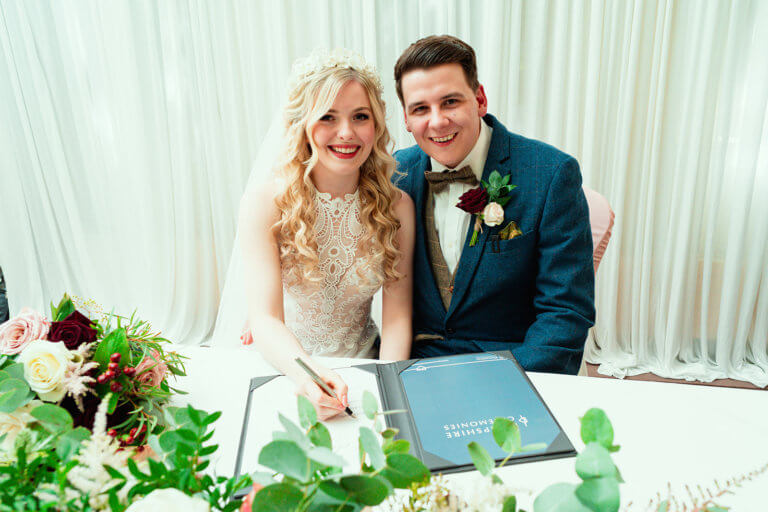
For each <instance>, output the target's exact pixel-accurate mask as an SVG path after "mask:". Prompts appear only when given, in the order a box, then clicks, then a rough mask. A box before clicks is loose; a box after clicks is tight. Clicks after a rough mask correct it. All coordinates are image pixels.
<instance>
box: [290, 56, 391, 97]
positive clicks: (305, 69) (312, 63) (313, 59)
mask: <svg viewBox="0 0 768 512" xmlns="http://www.w3.org/2000/svg"><path fill="white" fill-rule="evenodd" d="M331 68H349V69H354V70H355V71H358V72H360V73H362V74H363V75H365V77H366V78H368V79H369V80H370V81H371V82H372V83H373V84H374V85H375V86H376V89H377V90H378V92H379V94H381V91H382V87H381V80H379V74H378V73H377V72H376V67H375V66H373V65H372V64H369V63H367V62H366V61H365V59H363V57H362V56H361V55H360V54H358V53H356V52H353V51H352V50H347V49H346V48H336V49H334V50H330V51H329V50H314V51H313V52H312V53H310V54H309V56H307V57H304V58H301V59H297V60H296V61H295V62H294V63H293V67H292V69H291V79H290V81H289V89H290V90H291V91H293V90H294V89H296V88H297V87H299V86H300V85H302V84H303V83H304V82H305V81H306V80H307V79H308V78H309V77H310V76H312V75H314V74H316V73H320V72H322V71H324V70H326V69H331Z"/></svg>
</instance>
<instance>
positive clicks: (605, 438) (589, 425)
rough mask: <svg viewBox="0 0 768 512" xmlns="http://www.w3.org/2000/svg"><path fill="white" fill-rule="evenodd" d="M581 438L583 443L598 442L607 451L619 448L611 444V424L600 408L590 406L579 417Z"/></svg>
mask: <svg viewBox="0 0 768 512" xmlns="http://www.w3.org/2000/svg"><path fill="white" fill-rule="evenodd" d="M581 440H582V441H584V444H589V443H592V442H596V443H599V444H601V445H602V446H603V447H604V448H605V449H606V450H608V451H609V452H616V451H618V450H619V447H618V446H614V444H613V425H611V422H610V421H609V420H608V416H607V415H606V414H605V411H603V410H602V409H597V408H592V409H590V410H588V411H587V413H586V414H585V415H584V416H583V417H582V418H581Z"/></svg>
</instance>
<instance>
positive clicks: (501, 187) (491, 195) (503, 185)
mask: <svg viewBox="0 0 768 512" xmlns="http://www.w3.org/2000/svg"><path fill="white" fill-rule="evenodd" d="M509 178H510V176H509V174H507V175H505V176H504V177H502V176H501V174H500V173H499V171H491V174H490V175H489V176H488V181H483V186H484V187H485V189H486V190H487V191H488V202H489V203H494V202H495V203H499V204H500V205H501V206H506V204H507V202H508V201H509V199H510V198H509V197H507V194H509V192H510V191H512V190H513V189H515V188H517V185H510V184H509Z"/></svg>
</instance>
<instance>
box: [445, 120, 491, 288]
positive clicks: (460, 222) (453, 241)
mask: <svg viewBox="0 0 768 512" xmlns="http://www.w3.org/2000/svg"><path fill="white" fill-rule="evenodd" d="M492 133H493V128H491V127H490V126H488V125H487V124H485V121H483V120H480V136H479V137H478V138H477V142H475V146H474V147H473V148H472V151H470V152H469V154H468V155H467V156H466V158H464V160H462V161H461V163H460V164H459V165H457V166H456V167H455V168H453V169H449V168H447V167H446V166H444V165H443V164H441V163H439V162H438V161H437V160H435V159H434V158H430V160H431V162H432V171H433V172H445V171H457V170H459V169H461V168H462V167H464V166H466V165H469V166H470V167H471V168H472V172H474V173H475V176H477V181H478V182H479V181H480V178H481V177H482V176H483V169H484V168H485V159H486V157H487V156H488V148H489V147H490V146H491V134H492ZM473 188H475V187H473V186H472V185H470V184H468V183H451V184H449V185H448V186H447V187H446V189H445V190H442V191H441V192H439V193H437V194H435V228H437V236H438V238H439V239H440V248H441V249H442V250H443V257H444V258H445V263H446V264H447V265H448V269H449V270H450V271H451V273H453V272H455V271H456V266H457V265H458V264H459V258H460V257H461V250H462V249H463V248H464V239H465V238H466V236H467V229H469V223H470V221H471V220H472V215H470V214H469V213H467V212H465V211H464V210H462V209H460V208H457V207H456V204H457V203H458V202H459V197H461V195H462V194H463V193H464V192H466V191H467V190H471V189H473Z"/></svg>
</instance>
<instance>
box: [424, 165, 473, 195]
mask: <svg viewBox="0 0 768 512" xmlns="http://www.w3.org/2000/svg"><path fill="white" fill-rule="evenodd" d="M424 177H425V178H426V180H427V182H428V183H429V188H430V190H431V191H432V192H434V193H438V192H442V191H443V190H445V189H446V187H448V184H449V183H468V184H469V185H477V176H475V173H474V172H472V168H471V167H470V166H468V165H465V166H464V167H462V168H461V169H459V170H458V171H443V172H438V171H434V172H433V171H424Z"/></svg>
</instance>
